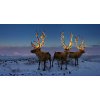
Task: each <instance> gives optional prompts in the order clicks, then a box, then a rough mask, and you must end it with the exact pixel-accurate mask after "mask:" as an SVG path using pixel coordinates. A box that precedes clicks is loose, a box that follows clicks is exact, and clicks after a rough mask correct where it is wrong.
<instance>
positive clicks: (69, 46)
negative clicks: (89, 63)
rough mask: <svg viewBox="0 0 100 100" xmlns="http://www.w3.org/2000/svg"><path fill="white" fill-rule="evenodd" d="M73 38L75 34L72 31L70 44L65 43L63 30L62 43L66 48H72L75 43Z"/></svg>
mask: <svg viewBox="0 0 100 100" xmlns="http://www.w3.org/2000/svg"><path fill="white" fill-rule="evenodd" d="M72 38H73V34H72V33H71V34H70V42H69V45H68V46H67V45H66V44H65V39H64V33H63V32H62V33H61V43H62V46H63V48H64V49H67V50H69V49H71V48H72V45H73V42H72Z"/></svg>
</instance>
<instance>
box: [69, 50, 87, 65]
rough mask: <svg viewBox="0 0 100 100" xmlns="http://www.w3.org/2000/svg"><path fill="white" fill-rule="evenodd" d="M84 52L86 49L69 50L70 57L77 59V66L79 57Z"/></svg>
mask: <svg viewBox="0 0 100 100" xmlns="http://www.w3.org/2000/svg"><path fill="white" fill-rule="evenodd" d="M83 53H85V51H84V50H79V51H77V52H69V58H72V59H75V66H76V65H78V59H79V58H80V57H81V55H82V54H83Z"/></svg>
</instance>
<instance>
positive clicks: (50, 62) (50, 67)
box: [49, 59, 51, 69]
mask: <svg viewBox="0 0 100 100" xmlns="http://www.w3.org/2000/svg"><path fill="white" fill-rule="evenodd" d="M49 61H50V69H51V59H50V60H49Z"/></svg>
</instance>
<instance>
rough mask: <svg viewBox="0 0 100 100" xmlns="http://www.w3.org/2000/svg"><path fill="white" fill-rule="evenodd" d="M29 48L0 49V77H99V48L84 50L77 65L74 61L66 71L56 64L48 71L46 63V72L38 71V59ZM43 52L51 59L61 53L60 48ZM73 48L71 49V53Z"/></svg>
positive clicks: (44, 49)
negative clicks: (47, 53)
mask: <svg viewBox="0 0 100 100" xmlns="http://www.w3.org/2000/svg"><path fill="white" fill-rule="evenodd" d="M30 50H32V48H31V47H21V48H17V47H13V48H10V47H8V48H7V47H5V48H0V75H1V76H64V75H65V76H92V75H93V76H96V75H98V76H99V75H100V46H94V47H89V48H86V50H85V51H86V52H85V54H84V55H82V57H81V58H80V59H79V65H78V66H75V65H74V60H73V61H71V62H70V63H69V64H68V70H65V65H63V69H62V70H60V67H58V65H57V62H56V61H55V62H54V67H52V68H51V69H50V70H49V62H47V64H46V65H47V67H46V71H43V63H42V64H41V69H40V70H37V69H38V59H37V57H36V55H35V54H32V53H30ZM42 50H43V51H49V52H50V54H51V56H52V57H53V55H54V52H55V51H63V48H61V47H44V48H42ZM73 50H75V48H72V51H73Z"/></svg>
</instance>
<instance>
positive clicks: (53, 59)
mask: <svg viewBox="0 0 100 100" xmlns="http://www.w3.org/2000/svg"><path fill="white" fill-rule="evenodd" d="M53 62H54V58H53V60H52V67H53Z"/></svg>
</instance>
